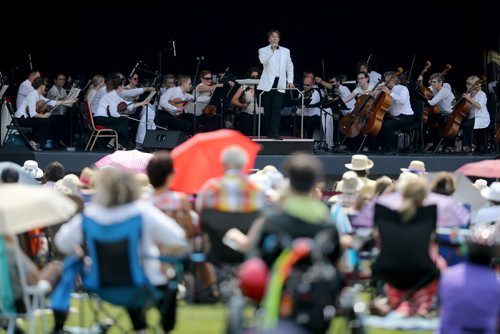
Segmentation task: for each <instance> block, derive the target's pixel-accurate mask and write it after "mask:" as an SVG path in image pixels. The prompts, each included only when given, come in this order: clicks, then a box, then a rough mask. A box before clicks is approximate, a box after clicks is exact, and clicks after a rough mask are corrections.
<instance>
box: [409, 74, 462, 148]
mask: <svg viewBox="0 0 500 334" xmlns="http://www.w3.org/2000/svg"><path fill="white" fill-rule="evenodd" d="M418 80H423V77H422V75H420V76H419V77H418ZM429 84H430V85H431V86H430V87H429V88H430V90H431V91H432V93H433V94H434V97H433V98H432V99H430V100H427V103H429V105H431V106H434V105H437V106H438V107H439V110H440V113H439V114H437V113H434V114H430V115H429V118H431V117H436V119H435V120H431V119H429V121H428V123H438V124H439V126H438V127H437V128H431V129H430V136H431V138H430V142H429V143H428V144H427V146H426V150H430V149H431V148H433V147H434V145H436V144H437V142H438V141H439V139H440V135H439V129H440V128H441V127H442V125H443V123H444V121H445V118H446V117H447V116H449V115H450V114H451V112H452V110H453V108H452V103H453V100H454V99H455V95H453V93H452V91H451V88H450V85H447V84H446V85H445V84H444V75H443V74H442V73H439V72H438V73H433V74H432V75H431V76H430V78H429ZM446 144H448V146H450V142H449V140H448V142H447V143H446Z"/></svg>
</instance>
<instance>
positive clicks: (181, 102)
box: [168, 97, 189, 108]
mask: <svg viewBox="0 0 500 334" xmlns="http://www.w3.org/2000/svg"><path fill="white" fill-rule="evenodd" d="M168 103H170V104H171V105H173V106H175V107H176V108H181V107H184V106H185V105H186V104H188V103H189V101H184V100H183V99H181V98H180V97H177V98H175V99H172V100H169V101H168Z"/></svg>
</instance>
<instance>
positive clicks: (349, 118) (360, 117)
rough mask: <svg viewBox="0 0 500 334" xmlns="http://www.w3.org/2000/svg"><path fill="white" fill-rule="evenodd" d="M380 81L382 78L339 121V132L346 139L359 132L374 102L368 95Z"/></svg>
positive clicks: (353, 136)
mask: <svg viewBox="0 0 500 334" xmlns="http://www.w3.org/2000/svg"><path fill="white" fill-rule="evenodd" d="M382 81H383V78H380V80H379V82H377V84H376V85H375V86H374V87H373V88H372V89H371V90H370V91H368V92H367V94H364V95H361V96H360V97H358V99H357V101H356V104H355V105H354V109H353V110H352V112H350V113H348V114H347V115H345V116H344V117H342V119H341V120H340V122H339V131H340V132H342V133H343V134H344V135H345V136H346V137H347V138H355V137H357V136H358V135H359V133H360V132H361V129H362V128H363V125H364V123H363V121H364V120H365V119H366V113H367V111H368V110H370V109H371V107H372V104H373V102H374V100H375V99H374V98H373V96H372V95H371V94H370V93H371V92H373V91H374V90H375V89H376V88H377V87H378V85H380V83H381V82H382Z"/></svg>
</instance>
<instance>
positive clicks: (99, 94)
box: [90, 85, 108, 115]
mask: <svg viewBox="0 0 500 334" xmlns="http://www.w3.org/2000/svg"><path fill="white" fill-rule="evenodd" d="M107 92H108V91H107V89H106V85H104V86H102V87H101V88H99V90H98V91H97V93H96V94H95V96H94V98H93V99H92V102H91V103H90V110H91V111H92V113H93V114H94V115H95V112H96V111H97V108H99V102H100V101H101V99H102V97H103V96H104V95H105V94H106V93H107Z"/></svg>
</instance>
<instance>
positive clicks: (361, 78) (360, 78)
mask: <svg viewBox="0 0 500 334" xmlns="http://www.w3.org/2000/svg"><path fill="white" fill-rule="evenodd" d="M363 79H366V77H359V78H358V80H363Z"/></svg>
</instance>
